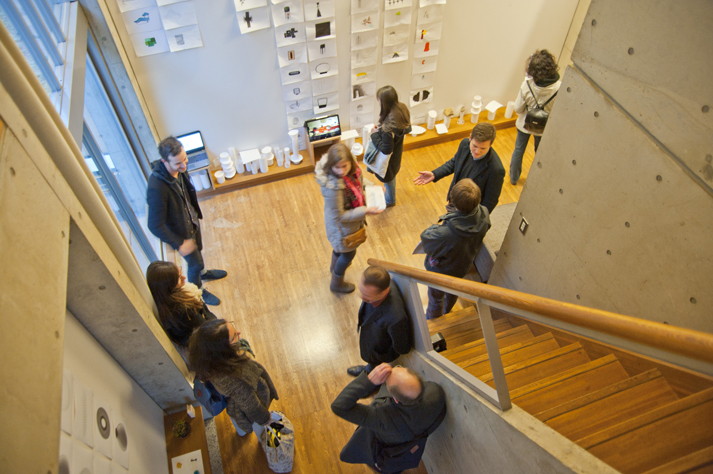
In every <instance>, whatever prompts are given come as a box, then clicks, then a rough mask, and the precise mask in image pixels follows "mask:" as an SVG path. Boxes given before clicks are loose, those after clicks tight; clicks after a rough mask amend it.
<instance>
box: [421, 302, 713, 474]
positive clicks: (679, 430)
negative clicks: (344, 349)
mask: <svg viewBox="0 0 713 474" xmlns="http://www.w3.org/2000/svg"><path fill="white" fill-rule="evenodd" d="M492 313H493V317H494V318H496V319H494V320H493V323H494V326H495V332H496V336H497V340H498V346H499V348H500V354H501V357H502V361H503V366H504V369H505V378H506V380H507V384H508V388H509V390H510V397H511V399H512V402H513V404H514V405H517V406H518V407H520V408H522V409H523V410H525V411H527V412H528V413H530V414H532V415H533V416H535V417H536V418H538V419H539V420H540V421H542V422H543V423H546V424H547V425H548V426H550V427H551V428H552V429H554V430H556V431H558V432H559V433H561V434H562V435H563V436H565V437H567V438H569V439H570V440H572V441H574V442H575V443H577V444H578V445H579V446H581V447H583V448H584V449H586V450H587V451H589V452H590V453H592V454H593V455H595V456H597V457H598V458H599V459H601V460H602V461H604V462H606V463H607V464H609V465H610V466H612V467H614V468H615V469H617V470H619V471H621V472H623V473H626V474H629V473H632V474H634V473H647V474H664V473H665V474H674V473H678V474H683V473H698V474H700V473H713V380H712V379H710V378H709V377H706V376H703V375H700V374H695V373H693V372H691V371H687V370H683V369H677V368H674V367H672V366H670V365H664V364H662V363H660V362H656V361H652V360H651V359H648V358H644V357H640V356H637V355H635V354H632V353H629V352H625V351H622V350H621V349H616V348H610V346H606V345H604V344H601V343H597V342H595V341H592V340H590V339H586V338H582V337H577V336H574V335H571V334H567V333H564V332H562V331H559V330H550V328H548V327H547V326H544V325H539V324H535V323H531V322H529V321H525V320H523V319H520V318H518V317H516V316H514V315H511V314H509V313H504V312H500V311H495V310H493V311H492ZM428 326H429V331H430V333H431V334H435V333H437V332H440V333H441V334H442V335H443V336H444V338H445V339H446V342H447V346H448V348H447V350H446V351H444V352H442V353H441V355H442V356H444V357H446V358H447V359H448V360H450V361H451V362H453V363H455V364H457V365H458V366H460V367H462V368H463V369H464V370H465V371H467V372H468V373H470V374H472V375H473V376H475V377H477V378H479V379H480V380H482V381H483V382H485V383H487V384H488V385H490V386H493V387H494V382H493V376H492V374H491V372H490V362H489V360H488V354H487V351H486V348H485V341H484V339H482V331H481V329H480V321H479V319H478V315H477V312H476V310H475V308H474V307H469V308H465V309H462V310H459V311H455V312H452V313H450V314H447V315H444V316H442V317H441V318H438V319H436V320H431V321H428Z"/></svg>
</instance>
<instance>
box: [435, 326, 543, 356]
mask: <svg viewBox="0 0 713 474" xmlns="http://www.w3.org/2000/svg"><path fill="white" fill-rule="evenodd" d="M533 337H535V336H533V334H532V331H531V330H530V328H529V327H528V326H527V325H523V326H516V327H514V328H512V329H508V330H506V331H503V332H499V333H497V339H498V347H500V348H503V347H507V346H510V345H512V344H517V343H518V342H522V341H526V340H527V339H532V338H533ZM487 353H488V350H487V349H486V347H485V339H479V340H477V341H473V342H469V343H467V344H463V345H460V346H458V347H453V348H449V349H448V350H446V351H443V352H441V355H442V356H444V357H445V358H447V359H448V360H450V361H451V362H453V363H456V364H457V363H458V362H460V361H463V360H467V359H472V358H473V357H477V356H479V355H482V354H487Z"/></svg>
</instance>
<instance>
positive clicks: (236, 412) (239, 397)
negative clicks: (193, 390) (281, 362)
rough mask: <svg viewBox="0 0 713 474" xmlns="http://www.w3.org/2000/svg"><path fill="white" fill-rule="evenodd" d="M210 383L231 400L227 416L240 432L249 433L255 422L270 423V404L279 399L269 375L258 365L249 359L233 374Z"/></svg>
mask: <svg viewBox="0 0 713 474" xmlns="http://www.w3.org/2000/svg"><path fill="white" fill-rule="evenodd" d="M210 381H211V383H212V384H213V385H214V386H215V388H216V389H218V391H219V392H220V393H221V394H222V395H223V396H225V397H226V398H227V399H228V408H227V410H228V415H229V416H230V417H231V418H232V419H233V420H235V423H237V425H238V427H239V428H240V429H241V430H243V431H245V432H246V433H250V432H251V431H252V430H253V428H252V425H253V423H257V424H259V425H264V424H266V423H267V422H268V421H270V403H272V401H273V400H279V398H278V396H277V390H276V389H275V385H274V384H273V383H272V379H271V378H270V375H269V374H268V373H267V371H266V370H265V368H264V367H263V366H262V365H260V364H259V363H258V362H255V361H254V360H252V358H248V359H246V360H245V362H244V363H243V364H241V365H240V366H239V367H236V368H235V370H234V371H233V372H232V373H231V374H228V375H217V376H213V377H211V379H210Z"/></svg>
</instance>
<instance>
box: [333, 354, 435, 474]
mask: <svg viewBox="0 0 713 474" xmlns="http://www.w3.org/2000/svg"><path fill="white" fill-rule="evenodd" d="M379 386H381V389H380V390H379V393H377V395H376V397H375V398H374V400H373V401H372V402H371V403H370V404H369V405H362V404H360V403H358V402H359V399H361V398H366V397H368V396H369V395H370V394H372V393H374V391H375V390H376V389H377V388H379ZM332 411H333V412H334V414H335V415H337V416H338V417H340V418H343V419H345V420H347V421H349V422H351V423H354V424H356V425H358V428H357V430H356V431H355V432H354V434H353V435H352V437H351V439H350V440H349V441H348V442H347V444H346V446H344V449H342V452H341V453H340V454H339V459H340V460H341V461H342V462H346V463H350V464H366V465H367V466H369V467H373V468H376V469H377V470H379V471H380V472H389V473H395V472H400V471H401V470H403V469H410V468H411V467H417V466H418V462H419V460H420V459H421V456H422V455H423V447H425V437H426V436H428V435H429V434H430V433H432V432H433V431H434V430H435V429H436V428H438V425H439V424H440V423H441V421H443V418H444V417H445V411H446V396H445V393H444V391H443V389H442V388H441V387H440V386H439V385H438V384H437V383H434V382H424V381H423V379H422V378H421V376H420V375H418V374H417V373H416V372H414V371H413V370H411V369H407V368H404V367H399V366H396V367H394V368H392V367H391V366H390V365H389V364H387V363H383V364H381V365H378V366H377V367H375V368H374V369H373V370H372V371H371V372H369V373H368V374H367V373H366V372H362V373H361V374H360V375H359V376H358V377H357V378H356V379H354V380H353V381H352V382H351V383H350V384H349V385H347V386H346V387H345V388H344V390H342V393H340V394H339V396H337V398H336V400H334V402H333V403H332ZM418 441H420V443H419V442H418ZM411 443H413V445H411ZM374 445H376V446H377V448H376V449H374V448H373V446H374ZM394 447H398V448H401V447H403V448H404V450H403V451H404V452H403V454H404V456H402V457H394V456H399V455H398V454H396V453H398V452H401V451H400V450H394V449H391V451H389V449H390V448H394ZM409 453H410V454H409ZM414 464H415V465H414ZM390 466H394V467H393V468H391V469H390V468H389V467H390Z"/></svg>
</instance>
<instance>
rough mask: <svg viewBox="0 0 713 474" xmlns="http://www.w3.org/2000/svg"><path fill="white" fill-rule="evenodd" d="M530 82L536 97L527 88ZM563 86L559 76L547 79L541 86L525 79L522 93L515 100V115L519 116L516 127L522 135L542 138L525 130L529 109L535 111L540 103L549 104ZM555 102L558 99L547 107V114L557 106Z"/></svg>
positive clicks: (528, 77)
mask: <svg viewBox="0 0 713 474" xmlns="http://www.w3.org/2000/svg"><path fill="white" fill-rule="evenodd" d="M528 82H529V83H530V87H532V92H534V93H535V96H534V97H533V95H532V92H530V88H528V87H527V83H528ZM561 85H562V81H560V80H559V74H557V77H556V78H551V79H546V80H544V81H542V82H540V84H539V85H538V84H536V83H535V81H534V80H533V79H532V78H531V77H530V76H527V77H526V78H525V80H524V81H523V82H522V85H520V92H518V94H517V99H515V113H516V114H517V115H518V117H517V121H516V122H515V126H516V127H517V129H518V130H520V131H521V132H522V133H528V134H530V135H535V136H537V137H539V136H542V134H541V133H532V132H529V131H527V130H525V117H527V110H528V108H529V109H534V108H535V107H537V104H538V103H539V104H540V106H542V104H544V103H545V102H547V100H548V99H549V98H550V97H552V96H553V95H555V93H556V92H557V91H558V90H559V88H560V86H561ZM535 98H537V103H536V102H535ZM555 100H557V99H556V98H555V99H552V100H551V101H550V103H549V104H547V105H546V106H545V112H550V111H552V106H554V105H555Z"/></svg>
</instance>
